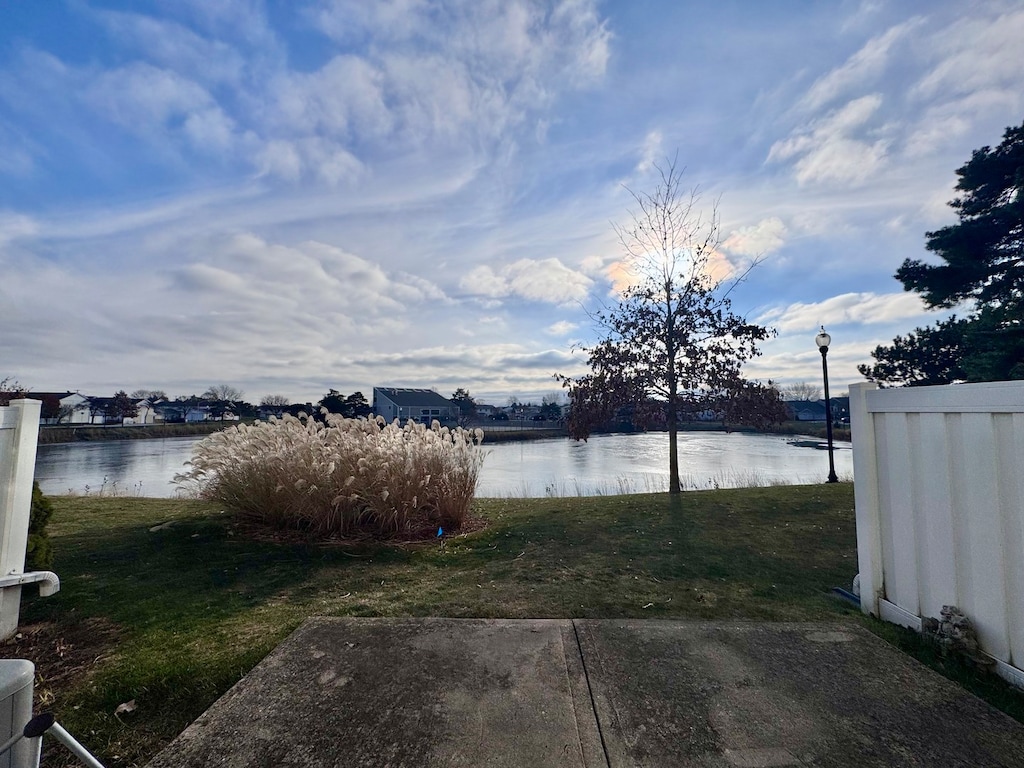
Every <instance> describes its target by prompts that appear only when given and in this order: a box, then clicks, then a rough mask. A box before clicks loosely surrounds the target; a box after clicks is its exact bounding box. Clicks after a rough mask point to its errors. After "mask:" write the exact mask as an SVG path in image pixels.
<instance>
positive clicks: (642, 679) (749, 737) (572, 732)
mask: <svg viewBox="0 0 1024 768" xmlns="http://www.w3.org/2000/svg"><path fill="white" fill-rule="evenodd" d="M788 765H802V766H851V767H852V766H926V765H927V766H930V765H942V766H981V767H984V766H993V767H994V766H1002V767H1004V768H1009V767H1010V766H1022V765H1024V726H1022V725H1021V724H1020V723H1017V722H1016V721H1014V720H1011V719H1010V718H1008V717H1006V716H1005V715H1003V714H1002V713H1000V712H997V711H996V710H994V709H992V708H991V707H989V706H987V705H986V704H984V703H983V702H981V701H980V700H979V699H977V698H975V697H973V696H971V695H970V694H968V693H966V692H965V691H963V690H962V689H960V688H959V687H957V686H956V685H954V684H953V683H950V682H949V681H947V680H945V679H944V678H942V677H940V676H939V675H937V674H935V673H933V672H931V671H930V670H928V669H926V668H925V667H923V666H921V665H919V664H918V663H917V662H915V661H913V660H912V659H909V658H908V657H906V656H904V655H903V654H901V653H899V652H898V651H896V650H895V649H893V648H891V647H890V646H888V645H887V644H885V643H884V642H883V641H881V640H879V639H878V638H875V637H874V636H873V635H871V634H870V633H868V632H866V631H864V630H862V629H859V628H857V627H852V626H847V625H821V624H755V623H739V622H738V623H698V622H679V621H657V620H649V621H627V620H623V621H617V620H579V619H577V620H554V619H550V620H486V619H311V620H309V621H307V622H306V623H304V624H303V625H302V626H301V627H300V628H299V629H298V630H296V631H295V633H293V634H292V635H291V636H290V637H289V638H288V639H287V640H285V642H284V643H282V644H281V645H280V646H279V647H278V648H277V649H275V650H274V651H273V652H272V653H271V654H270V655H269V656H267V658H266V659H264V660H263V662H261V663H260V664H259V665H258V666H257V667H256V668H255V669H254V670H253V671H252V672H251V673H249V675H247V676H246V677H245V678H244V679H243V680H241V681H240V682H239V683H238V684H237V685H236V686H235V687H234V688H232V689H231V690H230V691H229V692H228V693H227V694H225V695H224V696H223V697H222V698H221V699H220V700H219V701H218V702H216V703H215V704H214V706H213V707H211V708H210V709H209V710H208V711H207V712H206V713H205V714H203V715H202V716H201V717H200V718H199V719H198V720H196V722H195V723H193V724H192V725H191V726H190V727H189V728H188V729H187V730H186V731H185V732H184V733H183V734H181V736H179V737H178V738H177V739H176V740H175V741H174V742H173V743H172V744H171V745H170V746H169V747H168V748H167V749H166V750H164V752H162V753H161V754H160V755H159V756H157V758H156V759H155V760H154V761H153V762H152V763H151V764H150V766H151V768H170V766H175V767H176V768H199V766H232V767H234V766H391V767H394V768H398V767H399V766H531V767H532V766H538V767H540V768H543V767H544V766H568V767H570V768H572V767H574V766H580V767H583V768H597V767H599V766H606V767H608V768H619V767H620V766H621V767H625V766H702V767H707V768H713V767H719V766H721V767H722V768H735V767H737V766H739V767H741V768H764V767H766V766H788Z"/></svg>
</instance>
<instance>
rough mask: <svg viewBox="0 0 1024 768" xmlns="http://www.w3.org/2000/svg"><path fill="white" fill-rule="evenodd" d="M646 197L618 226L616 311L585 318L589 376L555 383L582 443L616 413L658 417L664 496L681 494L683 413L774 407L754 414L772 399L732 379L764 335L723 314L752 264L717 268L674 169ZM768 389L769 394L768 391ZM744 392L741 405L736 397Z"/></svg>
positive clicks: (713, 233) (713, 235)
mask: <svg viewBox="0 0 1024 768" xmlns="http://www.w3.org/2000/svg"><path fill="white" fill-rule="evenodd" d="M658 170H659V172H660V174H661V181H660V183H659V185H658V186H657V188H656V190H655V191H654V193H653V194H645V193H635V192H632V191H631V194H632V195H633V199H634V200H635V202H636V204H637V205H638V206H639V210H638V211H636V212H635V213H633V215H632V223H631V225H630V226H628V227H616V232H617V233H618V235H619V241H620V243H621V245H622V247H623V250H624V251H625V262H626V267H627V268H628V270H629V273H630V274H631V275H632V276H633V277H634V279H635V282H634V283H633V284H632V285H630V286H629V287H628V288H626V289H625V290H624V291H623V292H622V294H621V299H620V300H619V302H618V303H617V304H616V305H615V306H611V307H605V308H603V309H601V310H599V311H597V312H594V313H592V314H591V319H592V320H593V321H594V323H595V326H596V327H597V330H598V332H599V333H600V334H601V337H602V338H601V339H600V341H598V342H597V343H596V344H595V345H594V346H590V347H581V349H582V350H583V351H584V352H586V353H587V354H588V356H589V364H590V368H591V373H590V374H588V375H585V376H583V377H581V378H578V379H572V378H569V377H565V376H559V377H558V378H560V379H561V380H562V383H563V386H565V387H568V389H569V394H570V398H571V403H572V404H571V408H570V411H569V434H570V435H572V436H573V437H575V438H577V439H580V438H583V439H585V438H586V437H587V436H588V435H589V434H590V432H591V430H592V429H593V428H594V427H595V426H596V425H598V424H601V423H603V422H605V421H607V420H608V419H610V418H611V417H612V416H614V415H615V413H616V411H617V410H618V409H620V408H623V407H629V408H630V409H631V410H632V414H633V420H634V422H635V423H636V422H639V423H640V424H651V423H654V422H656V421H658V420H659V419H661V418H663V419H664V423H666V425H667V427H668V433H669V491H670V492H671V493H679V492H680V489H681V485H680V482H679V452H678V429H679V420H680V416H681V415H682V414H683V413H685V412H694V413H707V412H710V413H720V412H722V411H723V410H725V408H726V407H727V406H728V408H729V411H730V414H731V418H733V419H734V420H737V419H741V418H742V414H741V413H739V412H738V410H739V409H738V406H739V405H741V404H745V405H746V408H745V410H746V411H747V413H748V414H749V419H750V420H751V421H755V422H756V421H759V420H760V419H761V418H762V416H763V415H764V414H769V413H777V409H774V408H767V409H765V408H758V407H753V401H756V400H757V399H758V397H757V396H758V395H759V394H761V393H765V396H769V397H772V398H774V399H775V400H777V399H778V392H777V391H776V390H774V389H773V388H771V387H765V388H756V387H752V386H751V385H750V383H749V382H747V381H745V380H744V379H743V378H742V376H741V375H740V368H741V366H742V365H743V363H744V362H746V361H747V360H749V359H750V358H752V357H754V356H755V355H757V354H759V351H758V348H757V343H758V342H760V341H762V340H764V339H766V338H768V337H769V336H770V335H771V334H772V332H771V331H769V330H768V329H767V328H765V327H763V326H760V325H756V324H752V323H748V322H747V321H746V320H745V319H744V318H742V317H740V316H739V315H736V314H734V313H733V312H732V311H731V305H730V301H729V293H730V292H731V290H732V288H734V287H735V285H736V284H737V283H738V282H740V281H741V280H742V279H743V278H744V277H745V276H746V275H747V273H748V272H749V270H750V269H752V268H753V266H754V265H756V264H757V263H758V261H759V260H758V259H755V260H754V261H753V262H752V263H751V264H750V265H749V266H748V267H747V269H746V270H744V271H742V272H740V273H739V274H737V275H733V276H731V279H730V281H729V283H728V285H725V284H724V283H723V280H724V279H725V277H727V275H724V274H722V272H723V267H725V266H726V265H724V264H721V263H719V262H718V261H716V259H717V257H718V253H717V250H716V249H717V247H718V245H719V243H720V229H719V220H718V215H717V209H716V208H712V211H711V215H710V216H708V217H705V216H703V215H702V214H701V213H700V212H699V210H698V208H697V204H698V201H699V195H698V193H697V191H696V190H691V191H689V192H686V191H684V190H683V188H682V171H681V169H677V168H676V164H675V162H674V161H673V162H671V163H669V164H668V165H667V166H666V167H664V168H662V167H658ZM768 390H770V393H769V392H768ZM737 392H742V393H743V395H744V396H743V397H737V396H736V393H737Z"/></svg>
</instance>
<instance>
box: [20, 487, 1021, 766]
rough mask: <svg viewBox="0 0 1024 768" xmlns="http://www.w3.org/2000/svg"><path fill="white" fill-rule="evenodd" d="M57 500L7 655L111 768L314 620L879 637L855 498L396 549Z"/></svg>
mask: <svg viewBox="0 0 1024 768" xmlns="http://www.w3.org/2000/svg"><path fill="white" fill-rule="evenodd" d="M53 501H54V503H55V506H56V512H55V514H54V517H53V519H52V521H51V524H50V528H51V534H52V537H53V540H54V547H55V550H56V553H57V556H56V562H55V564H54V569H55V570H56V571H57V573H58V574H59V575H60V577H61V582H62V588H61V591H60V593H59V594H58V595H56V596H55V597H51V598H45V599H40V598H34V597H33V598H31V599H29V600H27V601H26V605H25V606H24V609H23V614H22V616H23V620H22V624H23V627H24V628H25V631H24V633H23V634H24V636H23V637H22V638H21V639H20V642H21V644H22V645H21V646H18V644H17V642H16V643H15V644H13V645H12V644H10V643H9V644H8V646H7V647H5V648H2V651H3V652H4V655H8V656H10V655H15V653H16V652H20V653H23V654H24V655H26V656H27V657H29V658H34V660H36V661H37V663H38V664H39V665H40V671H41V673H42V675H43V679H42V680H41V681H40V684H39V693H40V696H41V699H42V703H43V704H45V705H47V706H48V707H49V708H51V709H55V710H56V713H57V716H58V719H59V720H60V721H61V722H62V724H63V725H65V727H67V728H68V729H69V730H71V731H72V732H73V733H75V734H76V735H77V736H78V737H79V738H80V739H81V740H82V741H83V742H84V743H86V744H87V745H88V746H89V747H90V748H92V749H93V750H95V751H96V752H97V753H98V754H99V756H100V757H101V759H102V760H105V761H106V762H107V763H108V764H109V765H140V764H143V763H144V762H145V761H146V760H147V759H148V758H149V757H151V756H152V755H153V754H154V753H155V752H156V751H157V750H159V748H160V747H161V746H162V745H163V744H165V743H166V742H167V741H168V740H170V739H171V738H173V736H175V735H176V734H177V733H178V732H180V731H181V730H182V729H183V728H184V727H185V726H186V725H188V723H189V722H191V721H192V720H193V719H194V718H195V717H196V716H198V715H199V714H200V713H201V712H202V711H203V710H204V709H206V708H207V707H208V706H209V705H210V704H211V703H212V702H213V701H214V700H215V699H216V698H217V697H218V696H220V695H221V694H222V693H224V691H226V690H227V689H228V688H229V687H230V686H231V685H232V684H233V683H234V682H235V681H236V680H238V679H239V678H240V677H241V676H242V675H244V674H245V672H246V671H248V670H249V669H251V668H252V667H253V666H254V665H255V664H256V663H257V662H258V661H259V660H260V659H261V658H262V657H263V656H264V655H266V653H267V652H268V651H270V650H271V649H272V648H273V647H274V646H275V645H276V644H277V643H278V642H280V641H281V640H282V639H283V638H284V637H285V636H286V635H287V634H288V633H289V632H291V631H292V630H293V629H294V628H295V627H296V626H298V624H299V623H300V622H301V621H302V620H303V619H304V618H306V617H308V616H314V615H327V616H456V617H457V616H466V617H509V618H519V617H535V618H542V617H589V618H614V617H644V618H652V619H656V618H694V619H737V618H740V619H750V620H764V621H782V620H800V621H803V620H809V621H815V620H845V621H858V622H863V621H866V620H865V619H863V618H861V615H860V613H859V610H857V609H856V608H854V607H853V606H850V605H849V604H847V603H844V602H842V601H840V600H838V599H836V598H835V597H833V596H832V595H831V594H830V589H831V587H833V586H847V587H848V586H849V584H850V581H851V579H852V578H853V576H854V574H855V573H856V571H857V555H856V538H855V531H854V514H853V488H852V485H849V484H838V485H820V486H803V487H795V486H786V487H774V488H751V489H738V490H721V491H706V492H689V493H685V494H682V496H681V497H680V498H678V499H675V500H673V499H670V498H669V496H668V495H667V494H651V495H637V496H610V497H597V498H561V499H486V500H484V499H481V500H477V501H476V502H474V515H475V516H476V517H477V518H479V519H480V520H481V521H482V522H483V523H486V525H485V526H484V527H482V528H481V529H480V530H477V531H476V532H473V533H470V534H466V535H458V536H452V537H448V536H445V537H444V538H443V539H442V540H440V541H436V540H435V541H429V542H421V543H409V544H405V545H399V546H396V545H383V544H380V543H374V542H366V543H361V544H354V543H348V544H346V543H339V542H328V543H325V544H316V543H306V542H301V541H298V542H297V541H290V542H289V541H279V540H275V539H274V538H273V537H270V536H266V535H262V536H259V535H254V534H253V533H252V532H249V531H245V530H241V529H239V528H237V527H236V526H235V524H234V522H233V521H232V519H231V516H230V515H228V514H226V513H224V512H222V511H221V509H220V508H219V507H217V506H215V505H210V504H205V503H201V502H195V501H177V500H161V499H133V498H92V497H55V498H54V499H53ZM33 632H37V633H38V635H37V636H36V635H33ZM882 632H883V633H888V635H889V636H890V639H893V640H895V641H897V642H900V643H903V644H904V645H907V646H908V647H913V645H914V643H913V640H912V639H908V638H906V637H905V636H904V635H901V634H900V633H899V632H897V631H894V630H888V629H885V630H882ZM65 657H66V659H67V663H66V664H64V665H63V666H62V665H61V664H60V663H52V665H51V666H47V664H48V663H50V662H55V661H59V660H60V659H64V658H65ZM46 659H49V660H50V662H47V661H46ZM48 670H50V671H49V673H48ZM47 674H49V675H50V677H49V678H47ZM128 702H133V703H134V704H133V706H134V707H135V708H134V710H133V711H129V712H123V711H122V712H120V713H116V714H115V712H116V710H117V709H118V707H119V705H121V704H125V703H128ZM1012 704H1013V702H1011V705H1012ZM1021 711H1024V706H1022V707H1021ZM51 751H52V750H51Z"/></svg>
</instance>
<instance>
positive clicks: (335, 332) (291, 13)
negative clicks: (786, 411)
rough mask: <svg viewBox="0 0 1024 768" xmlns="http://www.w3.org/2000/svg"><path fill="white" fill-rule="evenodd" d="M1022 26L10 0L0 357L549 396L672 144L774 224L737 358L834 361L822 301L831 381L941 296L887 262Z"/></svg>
mask: <svg viewBox="0 0 1024 768" xmlns="http://www.w3.org/2000/svg"><path fill="white" fill-rule="evenodd" d="M1021 40H1024V5H1022V4H1021V3H1020V2H1019V1H1018V0H1006V1H1005V2H1003V1H1001V0H986V1H984V2H978V1H975V2H972V1H971V0H927V1H922V2H913V1H912V0H906V1H903V0H901V1H900V2H896V1H895V0H893V1H891V2H886V1H885V0H862V1H857V2H851V1H847V0H838V1H832V0H828V1H826V0H815V1H813V2H812V1H811V0H787V2H775V3H763V2H756V1H755V0H718V1H717V2H715V3H695V2H693V3H691V2H686V3H682V2H676V1H675V0H629V1H628V2H626V1H624V0H623V1H617V0H615V1H613V0H604V1H603V2H602V1H601V0H436V1H435V0H377V1H376V2H373V3H368V2H363V0H295V1H291V0H288V1H287V2H286V1H285V0H273V1H272V0H266V1H265V2H261V1H260V0H218V1H217V2H210V1H209V0H173V1H172V0H165V1H162V0H152V1H151V2H112V1H106V0H66V1H65V2H62V1H60V0H51V1H50V2H25V3H7V4H3V5H2V6H0V379H2V378H3V377H4V376H14V377H15V378H16V379H17V380H19V381H20V382H21V384H23V385H25V386H28V387H30V388H31V389H34V390H36V391H58V390H60V391H63V390H77V391H81V392H82V393H84V394H91V395H111V394H113V392H114V391H115V390H118V389H125V390H127V391H132V390H134V389H139V388H145V389H161V390H164V391H166V392H167V393H168V394H169V395H171V396H172V397H173V396H175V395H189V394H193V393H195V394H199V393H201V392H202V391H203V390H205V389H207V388H208V387H209V386H211V385H213V384H230V385H231V386H234V387H236V388H238V389H240V390H242V391H243V392H244V393H245V397H246V399H248V400H250V401H253V402H258V401H259V400H260V398H262V397H263V396H264V395H267V394H282V395H285V396H287V397H288V398H290V399H291V400H293V401H295V402H306V401H316V400H318V399H319V398H320V397H321V396H323V394H324V393H326V392H327V391H328V389H330V388H334V389H337V390H339V391H342V392H346V393H347V392H351V391H355V390H359V391H362V392H364V393H365V394H367V396H369V394H370V392H371V390H372V388H373V387H374V386H404V387H427V388H434V389H436V390H437V391H438V392H440V393H442V394H445V395H448V394H451V393H452V392H453V391H454V390H455V389H456V388H457V387H463V388H466V389H468V390H469V391H470V392H471V394H472V395H473V396H475V397H476V398H477V400H479V401H482V402H490V403H495V404H503V403H505V402H507V400H508V398H509V397H510V396H516V397H518V398H519V399H520V400H530V399H533V400H535V401H539V399H540V398H541V397H542V396H543V395H545V394H554V393H557V392H558V391H559V386H558V384H557V382H556V381H555V379H554V378H553V375H554V374H556V373H561V374H568V375H579V374H581V373H584V372H585V371H586V355H585V354H583V353H581V352H580V351H578V349H577V348H578V346H579V345H581V344H582V345H586V344H587V343H588V342H593V341H594V339H595V338H596V336H595V330H594V328H593V326H592V323H591V321H590V319H589V316H588V311H592V310H594V309H596V308H598V307H599V306H601V304H602V303H606V302H608V301H612V300H614V293H613V287H612V286H613V278H614V276H615V274H616V272H617V267H618V265H619V264H620V262H621V259H622V258H623V251H622V246H621V244H620V243H619V242H618V239H617V237H616V234H615V229H614V225H616V224H618V225H628V223H629V221H630V215H631V211H634V210H635V205H633V204H632V203H633V201H632V198H631V196H630V191H631V190H632V191H636V192H649V191H653V190H654V188H655V185H656V183H657V166H658V165H661V166H664V165H665V164H666V163H667V162H671V161H673V160H675V162H676V163H677V165H678V167H681V168H684V169H685V171H684V177H683V179H684V184H685V185H686V186H687V187H695V188H697V189H698V190H699V194H700V201H699V206H700V210H701V211H702V212H704V213H705V215H707V214H710V212H711V211H712V210H715V209H716V210H717V213H718V216H719V217H720V218H719V221H720V228H721V237H722V245H721V246H720V248H719V253H718V256H720V257H721V259H722V260H723V263H724V264H726V265H731V266H733V267H736V268H742V265H743V264H745V263H749V261H750V259H752V258H757V257H760V258H761V263H760V264H759V265H758V266H757V267H756V268H755V269H754V270H753V271H752V272H751V273H750V274H749V275H748V277H747V279H746V280H745V281H744V282H743V283H742V284H741V285H739V286H737V287H736V289H735V290H734V291H733V293H732V294H731V297H732V301H733V310H734V311H736V312H738V313H740V314H742V315H744V316H745V317H747V318H748V319H749V320H753V321H757V322H760V323H763V324H766V325H769V326H771V327H773V328H774V329H775V330H776V331H777V336H776V337H775V338H773V339H772V340H770V341H768V342H766V343H764V344H763V345H762V348H761V349H762V352H763V354H762V356H761V357H759V358H757V359H756V360H755V361H753V362H752V363H750V364H748V365H747V367H746V368H745V370H746V372H747V374H748V375H749V376H751V377H753V378H757V379H760V380H762V381H763V380H766V379H769V378H770V379H772V380H774V381H776V382H779V383H781V384H782V385H786V384H788V383H793V382H796V381H810V382H817V381H820V378H821V357H820V355H819V353H818V350H817V347H816V346H815V344H814V336H815V334H816V333H817V331H818V328H819V326H820V325H824V326H825V327H826V329H827V330H828V332H829V333H830V334H831V335H832V339H833V342H832V347H831V349H830V351H829V356H828V360H829V377H830V382H831V384H832V388H833V393H836V392H837V391H841V390H843V389H845V387H846V385H848V384H849V383H851V382H855V381H859V380H862V377H861V376H860V375H859V374H858V373H857V370H856V366H857V364H858V363H866V362H870V360H871V357H870V352H871V350H872V349H874V347H875V346H876V345H878V344H884V343H888V342H890V341H891V340H892V338H893V337H894V336H895V335H897V334H903V333H906V332H907V331H910V330H912V329H913V328H914V327H916V326H920V325H924V324H929V323H932V322H934V321H935V320H936V319H939V318H941V317H944V315H937V314H936V313H934V312H929V311H928V310H926V308H925V307H924V305H923V304H922V302H921V301H920V299H919V298H918V297H917V296H916V295H915V294H910V293H905V292H904V291H903V290H902V285H901V284H900V283H899V282H898V281H896V280H895V279H894V278H893V274H894V272H895V271H896V269H897V268H898V267H899V265H900V264H901V263H902V262H903V260H904V259H906V258H915V259H916V258H928V256H927V252H926V251H925V248H924V243H925V233H926V232H928V231H931V230H934V229H937V228H939V227H942V226H945V225H947V224H951V223H954V222H955V220H956V219H955V216H954V213H953V211H952V209H950V208H949V206H948V202H949V201H950V200H951V199H952V198H953V197H954V190H953V187H954V185H955V182H956V175H955V171H956V169H957V168H958V167H960V166H961V165H963V164H964V163H965V162H966V161H967V160H968V159H969V158H970V155H971V152H972V151H973V150H975V149H977V148H979V147H982V146H995V145H997V144H998V143H999V142H1000V141H1001V139H1002V135H1003V132H1004V130H1005V129H1006V128H1007V127H1008V126H1011V125H1019V124H1020V123H1021V121H1022V118H1024V58H1022V57H1021V54H1020V41H1021ZM574 349H575V350H576V351H574Z"/></svg>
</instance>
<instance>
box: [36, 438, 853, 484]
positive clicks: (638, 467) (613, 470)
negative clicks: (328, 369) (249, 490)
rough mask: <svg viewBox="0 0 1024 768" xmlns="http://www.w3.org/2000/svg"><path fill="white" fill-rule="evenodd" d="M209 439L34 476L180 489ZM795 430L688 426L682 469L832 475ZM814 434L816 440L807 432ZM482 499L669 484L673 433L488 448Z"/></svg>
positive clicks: (48, 464)
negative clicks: (197, 449) (178, 478)
mask: <svg viewBox="0 0 1024 768" xmlns="http://www.w3.org/2000/svg"><path fill="white" fill-rule="evenodd" d="M201 439H202V438H199V437H173V438H166V439H163V440H114V441H103V442H95V443H65V444H60V445H41V446H39V450H38V456H37V459H36V479H38V480H39V483H40V485H41V486H42V489H43V492H44V493H47V494H65V493H78V494H81V493H89V494H93V493H105V494H110V493H116V494H126V495H133V496H152V497H168V496H173V495H175V492H176V486H175V485H173V484H172V482H171V481H172V480H173V479H174V475H175V474H176V473H179V472H182V471H184V470H185V469H186V467H185V462H186V461H188V459H189V458H190V456H191V453H192V446H193V445H194V444H195V443H196V442H197V441H198V440H201ZM793 439H796V438H794V437H792V436H789V435H751V434H744V433H731V434H727V433H724V432H684V433H682V434H680V436H679V468H680V475H681V480H682V482H683V485H684V487H686V488H688V489H689V488H699V489H703V488H715V487H719V488H733V487H740V486H746V485H767V484H771V483H801V484H802V483H816V482H824V480H825V478H826V477H827V476H828V452H827V451H823V450H817V449H814V448H802V447H796V446H792V445H790V444H789V442H788V441H790V440H793ZM803 439H809V440H815V438H803ZM836 448H837V449H836V451H835V463H836V472H837V473H838V474H839V476H840V478H846V479H849V478H851V477H852V476H853V456H852V451H851V450H850V444H849V443H844V442H840V443H836ZM483 450H484V451H485V452H486V454H487V457H486V458H485V460H484V466H483V471H482V472H481V475H480V484H479V486H478V495H480V496H523V497H534V496H577V495H580V496H592V495H597V494H616V493H641V492H647V491H664V490H668V435H667V434H666V433H664V432H653V433H647V434H636V435H597V436H595V437H592V438H591V439H590V440H589V441H588V442H585V443H584V442H576V441H573V440H569V439H568V438H555V439H551V440H536V441H527V442H521V443H498V444H496V445H491V446H484V447H483Z"/></svg>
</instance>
